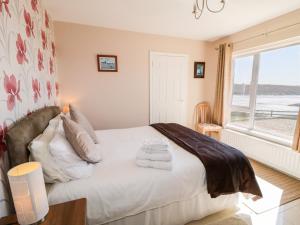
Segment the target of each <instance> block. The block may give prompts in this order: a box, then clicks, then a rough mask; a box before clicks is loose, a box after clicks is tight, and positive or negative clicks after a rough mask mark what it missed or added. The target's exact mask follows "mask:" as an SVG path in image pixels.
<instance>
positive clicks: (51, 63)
mask: <svg viewBox="0 0 300 225" xmlns="http://www.w3.org/2000/svg"><path fill="white" fill-rule="evenodd" d="M49 68H50V74H53V73H54V68H53V60H52V59H51V58H50V60H49Z"/></svg>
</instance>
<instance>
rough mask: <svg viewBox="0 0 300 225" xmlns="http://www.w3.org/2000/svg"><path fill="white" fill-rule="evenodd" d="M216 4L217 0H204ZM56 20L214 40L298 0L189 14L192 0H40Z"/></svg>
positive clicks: (249, 2) (244, 2)
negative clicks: (196, 17) (197, 16)
mask: <svg viewBox="0 0 300 225" xmlns="http://www.w3.org/2000/svg"><path fill="white" fill-rule="evenodd" d="M208 1H209V4H210V5H211V6H218V2H219V1H220V0H208ZM43 3H44V6H45V7H46V8H47V10H48V11H49V12H50V13H51V16H52V18H53V19H54V20H56V21H65V22H73V23H79V24H86V25H93V26H99V27H107V28H115V29H121V30H129V31H136V32H142V33H150V34H160V35H166V36H174V37H183V38H190V39H197V40H216V39H218V38H220V37H223V36H226V35H229V34H232V33H235V32H238V31H241V30H243V29H246V28H248V27H250V26H253V25H256V24H259V23H261V22H264V21H267V20H269V19H272V18H275V17H277V16H280V15H283V14H285V13H288V12H290V11H294V10H296V9H298V8H300V0H227V1H226V6H225V9H224V10H223V11H222V12H221V13H218V14H212V13H209V12H208V11H207V10H205V11H204V13H203V15H202V17H201V18H200V20H195V19H194V17H193V15H192V13H191V12H192V8H193V3H194V0H86V1H83V0H63V1H62V0H44V1H43Z"/></svg>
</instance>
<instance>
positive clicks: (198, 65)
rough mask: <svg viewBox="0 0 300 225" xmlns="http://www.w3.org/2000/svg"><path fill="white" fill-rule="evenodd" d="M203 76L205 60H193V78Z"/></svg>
mask: <svg viewBox="0 0 300 225" xmlns="http://www.w3.org/2000/svg"><path fill="white" fill-rule="evenodd" d="M204 77H205V62H195V64H194V78H204Z"/></svg>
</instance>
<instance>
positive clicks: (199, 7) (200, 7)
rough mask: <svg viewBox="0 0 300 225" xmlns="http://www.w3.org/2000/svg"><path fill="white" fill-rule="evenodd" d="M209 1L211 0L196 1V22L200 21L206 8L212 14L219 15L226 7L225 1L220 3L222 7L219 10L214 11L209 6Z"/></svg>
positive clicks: (222, 0) (194, 9) (194, 12)
mask: <svg viewBox="0 0 300 225" xmlns="http://www.w3.org/2000/svg"><path fill="white" fill-rule="evenodd" d="M208 1H209V0H195V4H194V8H193V14H194V16H195V19H196V20H198V19H199V18H200V17H201V15H202V13H203V11H204V8H205V7H206V9H207V10H208V11H209V12H211V13H219V12H221V11H222V10H223V9H224V7H225V0H221V1H220V4H221V7H220V8H219V9H212V8H211V7H210V6H209V5H208Z"/></svg>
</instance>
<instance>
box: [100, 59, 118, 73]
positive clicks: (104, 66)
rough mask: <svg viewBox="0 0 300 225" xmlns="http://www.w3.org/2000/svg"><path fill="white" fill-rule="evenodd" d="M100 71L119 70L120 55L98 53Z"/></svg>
mask: <svg viewBox="0 0 300 225" xmlns="http://www.w3.org/2000/svg"><path fill="white" fill-rule="evenodd" d="M97 64H98V71H99V72H118V57H117V56H115V55H97Z"/></svg>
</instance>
